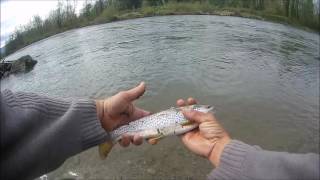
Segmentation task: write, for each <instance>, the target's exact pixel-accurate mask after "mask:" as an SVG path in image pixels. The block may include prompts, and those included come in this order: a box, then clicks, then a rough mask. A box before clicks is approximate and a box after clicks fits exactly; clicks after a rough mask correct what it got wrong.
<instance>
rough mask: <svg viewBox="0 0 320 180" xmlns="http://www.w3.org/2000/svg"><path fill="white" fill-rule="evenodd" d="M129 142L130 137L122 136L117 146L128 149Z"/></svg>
mask: <svg viewBox="0 0 320 180" xmlns="http://www.w3.org/2000/svg"><path fill="white" fill-rule="evenodd" d="M130 142H131V137H130V136H128V135H123V136H122V138H121V140H120V141H119V144H120V145H121V146H122V147H128V146H129V144H130Z"/></svg>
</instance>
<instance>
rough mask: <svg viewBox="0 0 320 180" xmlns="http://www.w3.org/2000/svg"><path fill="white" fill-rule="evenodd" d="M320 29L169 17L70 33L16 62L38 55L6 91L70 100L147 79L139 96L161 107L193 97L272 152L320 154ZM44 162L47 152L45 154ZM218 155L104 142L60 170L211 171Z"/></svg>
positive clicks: (100, 174)
mask: <svg viewBox="0 0 320 180" xmlns="http://www.w3.org/2000/svg"><path fill="white" fill-rule="evenodd" d="M319 44H320V43H319V34H316V33H312V32H307V31H303V30H299V29H296V28H293V27H291V26H287V25H281V24H276V23H271V22H265V21H258V20H253V19H246V18H238V17H222V16H204V15H201V16H194V15H190V16H163V17H150V18H141V19H134V20H126V21H120V22H114V23H107V24H102V25H95V26H89V27H85V28H80V29H75V30H71V31H67V32H64V33H61V34H58V35H55V36H53V37H50V38H47V39H45V40H42V41H39V42H37V43H34V44H32V45H30V46H28V47H26V48H24V49H22V50H20V51H18V52H16V53H14V54H13V55H11V56H9V57H8V58H7V60H13V59H17V58H19V57H21V56H23V55H27V54H29V55H31V56H32V57H33V58H34V59H36V60H37V61H38V64H37V65H36V66H35V68H34V69H33V70H32V71H31V72H29V73H27V74H18V75H11V76H10V77H8V78H5V79H3V80H1V89H2V90H3V89H11V90H13V91H26V92H36V93H42V94H47V95H48V96H56V97H66V98H94V99H97V98H106V97H108V96H110V95H113V94H115V93H116V92H118V91H120V90H125V89H128V88H130V87H133V86H135V85H137V84H138V83H139V82H140V81H145V82H146V84H147V91H146V93H145V95H144V96H143V97H141V98H140V99H139V100H138V101H137V102H136V104H137V105H138V106H140V107H142V108H145V109H148V110H150V111H153V112H157V111H160V110H164V109H167V108H169V107H171V106H174V105H175V101H176V100H177V99H178V98H187V97H189V96H193V97H195V98H197V99H198V101H199V102H200V103H201V104H210V105H213V106H215V108H216V110H215V114H216V116H217V118H218V119H219V121H220V122H221V124H223V126H224V127H225V128H226V129H227V131H228V132H229V133H230V135H231V136H232V137H233V138H234V139H238V140H242V141H244V142H246V143H249V144H255V145H259V146H261V147H262V148H265V149H268V150H277V151H289V152H301V153H304V152H317V153H318V152H319V62H320V55H319ZM44 161H45V159H44ZM211 169H212V167H211V165H210V164H209V162H207V161H206V160H205V159H202V158H200V157H197V156H195V155H193V154H192V153H191V152H189V151H188V150H187V149H186V148H185V147H184V146H183V145H182V143H181V142H180V140H179V138H177V137H172V138H166V139H164V140H162V141H160V142H159V144H157V145H155V146H151V145H148V144H144V145H142V146H139V147H134V146H131V147H129V148H120V147H118V146H116V147H115V148H114V149H113V150H112V152H111V153H110V154H109V157H108V158H107V160H104V161H102V160H100V159H99V156H98V152H97V148H92V149H89V150H87V151H85V152H83V153H81V154H79V155H76V156H74V157H72V158H70V159H68V160H67V161H66V162H65V163H64V165H63V166H61V167H60V168H59V169H57V170H55V171H54V172H51V173H49V174H47V176H48V178H49V179H52V178H75V179H76V178H80V179H81V178H83V179H90V178H92V179H112V178H113V179H114V178H118V179H120V178H121V177H122V178H124V179H126V178H136V179H141V178H151V177H157V178H161V177H163V178H165V179H167V178H177V179H180V178H187V177H190V178H196V179H199V178H200V179H201V178H205V176H206V174H207V173H209V172H210V170H211Z"/></svg>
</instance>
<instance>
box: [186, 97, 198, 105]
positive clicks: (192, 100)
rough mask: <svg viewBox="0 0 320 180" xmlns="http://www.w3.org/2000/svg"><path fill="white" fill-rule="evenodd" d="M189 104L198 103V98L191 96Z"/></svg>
mask: <svg viewBox="0 0 320 180" xmlns="http://www.w3.org/2000/svg"><path fill="white" fill-rule="evenodd" d="M188 104H189V105H192V104H197V100H195V99H194V98H192V97H189V98H188Z"/></svg>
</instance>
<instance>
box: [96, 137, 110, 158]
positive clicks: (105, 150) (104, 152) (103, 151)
mask: <svg viewBox="0 0 320 180" xmlns="http://www.w3.org/2000/svg"><path fill="white" fill-rule="evenodd" d="M112 147H113V143H112V141H106V142H104V143H102V144H99V155H100V158H101V159H105V158H106V157H107V156H108V154H109V153H110V151H111V149H112Z"/></svg>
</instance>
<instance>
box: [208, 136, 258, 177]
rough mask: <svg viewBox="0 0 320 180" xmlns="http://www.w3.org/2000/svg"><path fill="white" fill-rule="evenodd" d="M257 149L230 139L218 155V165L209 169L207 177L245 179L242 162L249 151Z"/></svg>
mask: <svg viewBox="0 0 320 180" xmlns="http://www.w3.org/2000/svg"><path fill="white" fill-rule="evenodd" d="M258 149H260V148H259V147H255V146H250V145H248V144H245V143H243V142H241V141H238V140H232V141H231V142H230V143H229V144H227V145H226V146H225V148H224V150H223V152H222V155H221V157H220V164H219V166H218V167H217V168H216V169H214V170H212V171H211V173H210V174H209V175H208V179H243V178H245V179H246V178H247V177H245V175H244V174H243V173H242V172H243V162H244V160H245V159H246V156H247V153H248V152H249V151H255V150H258Z"/></svg>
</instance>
